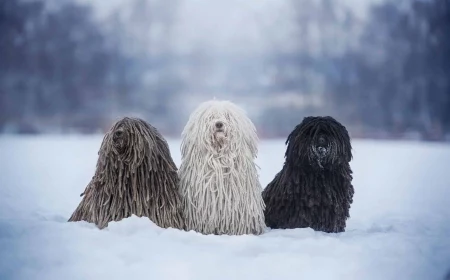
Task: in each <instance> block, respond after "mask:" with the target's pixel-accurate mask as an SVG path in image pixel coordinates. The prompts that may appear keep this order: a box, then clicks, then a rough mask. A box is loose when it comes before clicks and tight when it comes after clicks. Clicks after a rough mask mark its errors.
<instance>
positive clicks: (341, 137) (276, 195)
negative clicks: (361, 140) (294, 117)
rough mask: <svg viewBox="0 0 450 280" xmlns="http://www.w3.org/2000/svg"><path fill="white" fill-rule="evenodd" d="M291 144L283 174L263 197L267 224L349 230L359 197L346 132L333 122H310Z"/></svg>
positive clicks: (293, 134)
mask: <svg viewBox="0 0 450 280" xmlns="http://www.w3.org/2000/svg"><path fill="white" fill-rule="evenodd" d="M286 144H288V146H287V150H286V154H285V158H286V161H285V163H284V166H283V169H282V170H281V171H280V172H279V173H278V174H277V175H276V176H275V178H274V179H273V181H272V182H270V183H269V185H268V186H267V187H266V188H265V189H264V191H263V193H262V196H263V199H264V202H265V204H266V208H265V220H266V225H267V226H268V227H271V228H283V229H286V228H305V227H310V228H312V229H314V230H316V231H324V232H342V231H345V225H346V220H347V219H348V218H349V217H350V214H349V210H350V205H351V203H352V202H353V194H354V189H353V186H352V184H351V181H352V179H353V177H352V170H351V169H350V164H349V162H350V161H351V159H352V151H351V150H352V147H351V143H350V136H349V134H348V132H347V129H346V128H345V127H344V126H343V125H341V124H340V123H339V122H338V121H336V120H335V119H333V118H332V117H307V118H305V119H303V122H302V123H301V124H299V125H297V126H296V127H295V129H294V130H293V131H292V132H291V134H290V135H289V136H288V138H287V141H286Z"/></svg>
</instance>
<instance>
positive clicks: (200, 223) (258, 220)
mask: <svg viewBox="0 0 450 280" xmlns="http://www.w3.org/2000/svg"><path fill="white" fill-rule="evenodd" d="M257 142H258V137H257V135H256V128H255V126H254V125H253V123H252V121H251V120H250V119H249V118H248V117H247V116H246V113H245V111H244V110H243V109H241V108H239V107H238V106H236V105H235V104H233V103H232V102H229V101H219V100H212V101H208V102H204V103H202V104H200V105H199V107H198V108H197V109H196V110H195V111H194V112H193V113H192V114H191V116H190V117H189V120H188V122H187V124H186V126H185V127H184V130H183V132H182V143H181V165H180V169H179V171H178V174H179V177H180V192H181V197H182V200H183V205H184V215H185V219H186V229H187V230H194V231H196V232H200V233H202V234H216V235H220V234H226V235H242V234H255V235H258V234H261V233H263V231H264V229H265V228H266V225H265V223H264V202H263V199H262V196H261V192H262V187H261V184H260V182H259V177H258V173H257V166H256V164H255V163H254V160H255V158H256V156H257V151H258V150H257Z"/></svg>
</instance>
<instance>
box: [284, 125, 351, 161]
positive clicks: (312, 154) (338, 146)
mask: <svg viewBox="0 0 450 280" xmlns="http://www.w3.org/2000/svg"><path fill="white" fill-rule="evenodd" d="M286 143H288V148H287V150H286V154H285V156H286V160H287V161H289V162H292V163H294V164H295V163H298V164H308V165H310V166H311V167H313V168H318V169H324V168H326V169H332V168H333V167H335V166H337V165H340V164H344V163H348V162H350V160H351V159H352V153H351V143H350V136H349V134H348V132H347V129H346V128H345V127H344V126H343V125H341V124H340V123H339V122H338V121H336V120H335V119H334V118H332V117H307V118H305V119H303V121H302V123H300V124H299V125H297V126H296V127H295V129H294V130H293V131H292V132H291V134H290V135H289V137H288V139H287V141H286Z"/></svg>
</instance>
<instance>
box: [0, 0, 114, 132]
mask: <svg viewBox="0 0 450 280" xmlns="http://www.w3.org/2000/svg"><path fill="white" fill-rule="evenodd" d="M0 32H1V34H2V36H1V39H0V44H1V45H0V47H1V49H2V51H1V52H0V61H2V63H1V66H0V98H1V103H0V130H1V128H2V127H3V126H4V125H5V124H6V123H7V122H9V123H14V122H15V123H16V124H17V123H28V124H33V125H35V126H37V125H38V123H39V121H43V120H45V121H46V122H52V123H55V122H56V123H59V125H62V123H63V122H64V124H65V125H66V126H70V125H71V124H73V122H77V120H76V119H77V118H80V117H81V118H85V119H89V118H90V116H89V114H96V115H97V116H95V117H94V116H91V119H90V120H89V121H84V124H82V126H85V127H86V126H93V127H92V128H90V129H94V127H95V126H96V125H98V123H93V122H92V120H93V119H97V120H98V115H99V113H98V112H97V110H98V109H99V108H100V107H99V106H100V105H101V103H102V102H103V101H104V100H106V99H107V94H108V92H107V89H108V87H107V83H108V77H109V76H110V72H111V70H112V68H111V66H112V61H113V59H114V58H115V57H120V56H121V54H120V53H118V52H117V50H114V49H111V48H110V47H109V46H108V38H106V37H105V36H104V34H103V33H102V31H101V30H100V29H99V27H98V25H97V23H96V22H94V21H93V18H92V14H91V10H90V9H89V8H88V7H86V6H81V5H78V4H76V3H74V2H71V1H68V2H64V3H62V4H61V5H60V6H58V7H57V8H56V9H52V10H49V9H46V7H45V4H44V2H42V1H17V0H5V1H1V3H0ZM3 34H4V35H3ZM115 51H116V52H115ZM94 108H95V109H94ZM78 122H83V121H82V120H78Z"/></svg>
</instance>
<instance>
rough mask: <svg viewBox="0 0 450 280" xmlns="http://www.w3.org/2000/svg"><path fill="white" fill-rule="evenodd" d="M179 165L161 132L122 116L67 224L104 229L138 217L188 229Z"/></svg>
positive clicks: (102, 147) (112, 129)
mask: <svg viewBox="0 0 450 280" xmlns="http://www.w3.org/2000/svg"><path fill="white" fill-rule="evenodd" d="M178 183H179V180H178V175H177V167H176V165H175V163H174V162H173V160H172V157H171V155H170V150H169V146H168V144H167V142H166V140H165V139H164V137H163V136H162V135H161V134H160V133H159V132H158V130H157V129H156V128H155V127H153V126H151V125H150V124H148V123H146V122H145V121H143V120H141V119H137V118H128V117H126V118H123V119H121V120H120V121H118V122H116V123H115V124H114V125H113V127H112V128H111V129H110V130H109V131H108V132H107V133H106V135H105V137H104V138H103V142H102V144H101V147H100V151H99V158H98V161H97V169H96V171H95V175H94V177H93V178H92V180H91V181H90V183H89V184H88V186H87V187H86V190H85V191H84V192H83V193H82V194H81V196H83V195H84V197H83V199H82V200H81V202H80V204H79V205H78V207H77V208H76V210H75V212H74V213H73V214H72V216H71V217H70V219H69V221H70V222H73V221H81V220H83V221H87V222H90V223H94V224H96V225H97V227H98V228H100V229H103V228H105V227H107V226H108V223H109V222H110V221H120V220H122V219H124V218H127V217H130V216H131V215H133V214H134V215H136V216H138V217H142V216H145V217H148V218H149V219H150V220H151V221H153V222H154V223H155V224H156V225H158V226H160V227H162V228H168V227H172V228H177V229H184V218H183V207H182V202H181V198H180V195H179V193H178Z"/></svg>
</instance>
